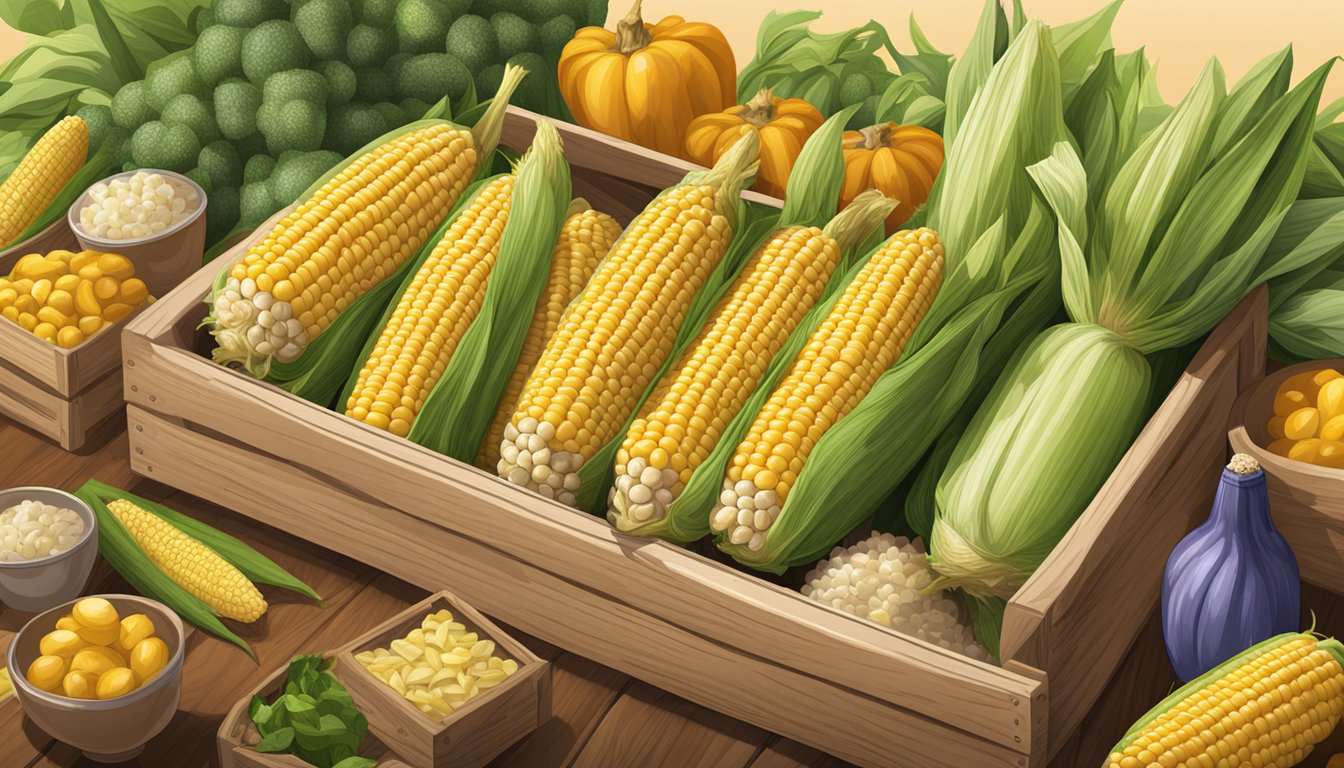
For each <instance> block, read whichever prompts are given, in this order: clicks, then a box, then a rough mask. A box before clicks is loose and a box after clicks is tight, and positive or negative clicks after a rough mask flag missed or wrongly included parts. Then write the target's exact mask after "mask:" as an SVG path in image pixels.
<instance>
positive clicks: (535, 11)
mask: <svg viewBox="0 0 1344 768" xmlns="http://www.w3.org/2000/svg"><path fill="white" fill-rule="evenodd" d="M516 5H521V6H523V8H520V9H519V10H520V11H522V13H523V14H524V15H525V16H527V20H528V21H530V22H532V23H533V24H537V25H541V24H543V23H545V22H546V21H549V20H551V19H554V18H557V17H559V16H568V17H570V18H571V19H582V18H586V17H587V15H588V7H587V3H585V2H584V0H528V2H526V3H518V4H516ZM503 10H511V9H507V8H506V9H503Z"/></svg>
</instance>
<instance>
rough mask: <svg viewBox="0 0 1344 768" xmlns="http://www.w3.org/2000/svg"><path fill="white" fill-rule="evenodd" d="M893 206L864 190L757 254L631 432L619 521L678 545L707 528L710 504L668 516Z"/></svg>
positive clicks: (616, 512)
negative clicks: (828, 218) (834, 212)
mask: <svg viewBox="0 0 1344 768" xmlns="http://www.w3.org/2000/svg"><path fill="white" fill-rule="evenodd" d="M895 204H896V201H894V200H891V199H888V198H886V197H883V196H882V194H881V193H880V192H877V191H875V190H874V191H872V192H871V194H870V193H865V194H864V195H860V196H859V198H858V199H856V200H855V201H854V204H853V205H851V206H849V207H848V208H846V209H845V211H844V212H843V213H841V214H839V215H838V216H836V217H835V219H834V220H832V222H831V223H830V224H828V225H827V226H826V228H825V229H824V230H823V229H820V228H818V227H803V226H792V227H785V228H783V229H781V230H779V231H777V232H776V233H775V234H774V236H773V237H772V238H771V239H770V240H768V241H767V242H766V243H765V244H764V245H762V246H761V247H760V248H759V249H758V250H757V251H756V253H755V255H753V256H752V258H751V260H750V261H748V262H747V264H746V266H745V267H744V268H743V270H742V272H741V274H740V275H739V276H738V278H737V279H736V280H735V281H734V282H733V284H732V287H731V289H730V290H729V291H728V293H727V294H726V295H725V296H724V297H723V299H721V300H720V302H719V304H718V306H717V307H716V309H715V311H714V314H713V315H712V316H711V318H710V321H709V322H708V323H707V324H706V325H705V326H704V328H703V330H701V332H700V334H699V336H698V337H697V338H696V341H695V344H694V345H693V346H692V347H691V348H690V349H689V350H688V351H687V352H686V353H684V354H683V355H682V356H681V359H680V360H679V361H678V363H677V365H676V366H674V367H673V368H672V369H671V370H670V371H668V372H667V374H665V375H664V376H663V377H662V379H661V381H660V383H659V385H658V388H657V389H656V390H655V391H654V394H653V396H652V397H650V398H649V400H648V401H647V402H645V404H644V407H643V408H642V409H641V410H640V415H639V418H637V419H636V420H635V422H634V424H633V425H631V427H630V429H629V430H628V431H627V432H626V435H625V439H624V441H623V442H622V444H621V448H620V450H619V451H618V452H617V454H616V482H615V485H614V486H613V487H612V489H611V491H610V494H609V501H608V503H609V507H610V508H609V511H608V513H607V517H608V519H609V520H610V521H611V522H612V524H613V525H615V526H616V527H617V528H619V529H620V530H622V531H627V532H632V533H638V534H641V535H657V536H661V537H663V538H667V539H669V540H672V541H679V542H687V541H693V540H695V539H698V538H700V537H701V536H703V535H704V534H706V533H708V532H709V527H708V520H707V517H706V515H705V514H704V510H701V514H699V515H694V514H692V515H685V516H683V518H684V519H677V520H668V519H667V518H668V511H669V509H670V508H671V507H672V505H673V503H674V501H675V499H676V498H677V496H678V495H679V494H680V493H681V492H682V490H683V489H684V488H685V487H686V484H687V483H689V482H690V480H691V477H692V475H693V474H694V473H695V471H696V469H698V468H699V466H700V465H701V463H702V462H703V461H704V459H705V458H706V457H707V456H708V455H709V454H710V452H711V451H712V450H713V449H714V446H715V445H717V443H718V441H719V439H720V437H721V436H722V435H723V433H724V429H725V427H726V426H727V425H728V423H729V422H730V421H731V420H732V419H733V418H734V417H735V416H736V415H737V413H738V411H739V410H740V409H741V408H742V406H743V405H744V404H745V403H746V401H747V400H748V398H749V397H750V396H751V394H752V392H753V391H754V389H755V387H756V385H757V384H758V383H759V382H760V381H761V379H762V377H763V376H764V375H765V373H766V370H767V369H768V368H769V366H770V364H771V361H772V360H773V359H774V357H775V355H776V354H777V353H778V352H779V351H780V349H781V348H782V347H783V346H784V344H785V342H786V341H787V340H788V338H789V335H790V334H791V333H793V330H794V329H795V328H796V327H797V326H798V324H799V323H800V322H801V321H802V320H803V318H804V316H805V315H806V314H807V313H808V312H809V311H810V310H811V309H812V306H813V305H814V304H815V303H816V302H817V301H818V300H819V299H820V298H821V296H822V295H823V293H824V292H825V289H826V286H827V284H828V283H829V281H830V278H831V275H832V273H833V272H834V271H835V269H836V267H837V266H839V265H840V263H841V260H842V257H843V255H844V254H845V253H846V252H848V251H850V250H851V249H852V248H853V247H854V246H855V244H856V243H859V242H861V241H863V240H864V239H865V238H866V237H867V236H868V234H869V232H871V231H872V230H873V229H874V228H875V227H876V226H877V225H880V224H881V222H882V221H883V220H884V219H885V218H886V216H887V214H888V213H890V212H891V210H892V209H893V208H894V207H895Z"/></svg>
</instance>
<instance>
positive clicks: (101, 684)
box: [97, 667, 140, 699]
mask: <svg viewBox="0 0 1344 768" xmlns="http://www.w3.org/2000/svg"><path fill="white" fill-rule="evenodd" d="M138 687H140V681H139V680H137V679H136V676H135V673H134V672H132V671H131V670H130V669H128V668H126V667H117V668H115V669H109V670H108V671H106V672H104V673H103V674H101V675H99V676H98V688H97V694H98V698H100V699H115V698H117V697H118V696H125V695H126V694H128V693H130V692H131V691H134V690H135V689H136V688H138Z"/></svg>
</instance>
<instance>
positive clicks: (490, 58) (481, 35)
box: [444, 15, 499, 72]
mask: <svg viewBox="0 0 1344 768" xmlns="http://www.w3.org/2000/svg"><path fill="white" fill-rule="evenodd" d="M444 47H445V48H446V49H447V51H448V53H450V54H451V55H453V56H454V57H455V58H456V59H457V60H458V61H460V62H462V64H463V66H465V67H466V68H467V71H469V72H480V71H481V70H482V69H484V68H486V67H488V66H490V65H491V64H494V63H496V62H498V61H499V41H498V40H496V39H495V28H494V27H492V26H491V25H490V22H489V21H487V20H485V19H483V18H481V17H480V16H471V15H467V16H461V17H458V19H457V20H456V21H454V22H453V25H452V26H451V27H449V28H448V39H447V41H446V43H445V46H444Z"/></svg>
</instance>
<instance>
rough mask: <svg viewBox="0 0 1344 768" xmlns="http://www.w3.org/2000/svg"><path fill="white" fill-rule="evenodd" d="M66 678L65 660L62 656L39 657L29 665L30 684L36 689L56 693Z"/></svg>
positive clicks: (28, 676)
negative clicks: (62, 680)
mask: <svg viewBox="0 0 1344 768" xmlns="http://www.w3.org/2000/svg"><path fill="white" fill-rule="evenodd" d="M64 677H65V659H62V658H61V657H60V656H38V657H37V658H36V659H33V663H32V664H29V665H28V674H27V678H28V682H29V683H31V684H32V685H33V686H34V687H35V688H38V689H40V690H43V691H47V692H50V693H55V692H56V691H57V690H59V689H60V687H61V679H62V678H64Z"/></svg>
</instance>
